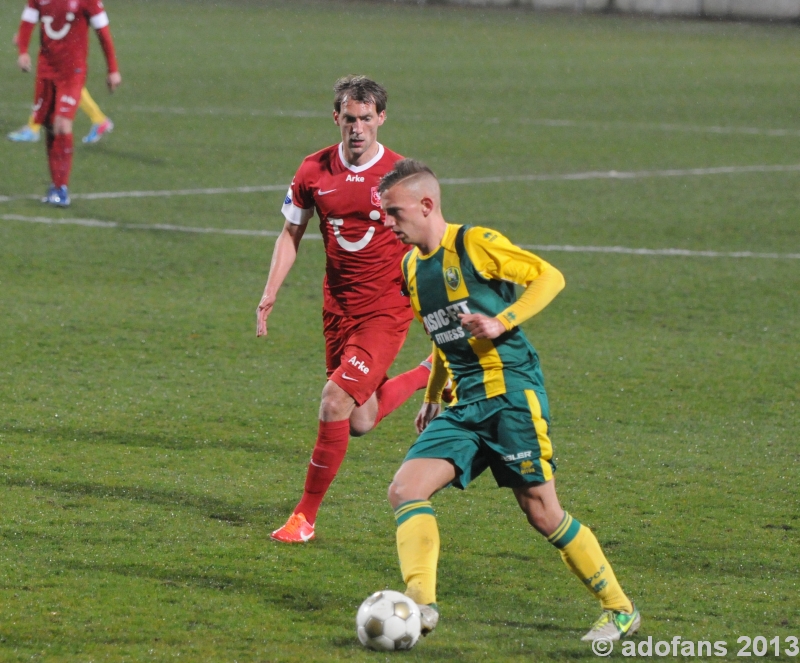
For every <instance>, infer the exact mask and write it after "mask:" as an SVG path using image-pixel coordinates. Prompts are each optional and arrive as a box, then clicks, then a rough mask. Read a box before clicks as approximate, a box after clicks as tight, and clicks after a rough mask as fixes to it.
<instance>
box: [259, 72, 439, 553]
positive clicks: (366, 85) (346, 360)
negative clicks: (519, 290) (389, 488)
mask: <svg viewBox="0 0 800 663" xmlns="http://www.w3.org/2000/svg"><path fill="white" fill-rule="evenodd" d="M334 93H335V96H334V111H333V121H334V122H335V123H336V125H337V126H338V127H339V131H340V133H341V138H342V141H341V143H339V144H338V145H331V146H330V147H326V148H325V149H323V150H320V151H319V152H316V153H314V154H312V155H310V156H308V157H306V159H305V160H304V161H303V163H302V164H301V165H300V168H299V169H298V171H297V174H296V175H295V176H294V179H293V180H292V185H291V187H290V188H289V191H288V193H287V194H286V200H285V201H284V204H283V208H282V210H281V211H282V212H283V215H284V217H285V219H286V222H285V223H284V226H283V231H282V232H281V234H280V236H279V237H278V239H277V240H276V242H275V248H274V250H273V253H272V262H271V264H270V268H269V277H268V279H267V285H266V287H265V288H264V295H263V297H262V298H261V302H260V303H259V305H258V310H257V313H256V315H257V328H256V335H257V336H266V334H267V317H268V316H269V314H270V313H271V312H272V309H273V306H274V305H275V300H276V298H277V295H278V290H279V289H280V287H281V284H282V283H283V281H284V279H285V278H286V276H287V274H288V273H289V270H290V269H291V267H292V265H293V264H294V261H295V258H296V257H297V249H298V246H299V244H300V240H301V239H302V237H303V233H305V231H306V227H307V225H308V221H309V219H310V218H311V217H312V216H313V215H314V211H315V210H316V212H317V216H318V217H319V220H320V230H321V231H322V236H323V240H324V244H325V253H326V267H325V279H324V282H323V292H324V304H323V312H322V319H323V328H324V334H325V360H326V364H327V375H328V382H327V383H326V384H325V387H324V389H323V390H322V402H321V404H320V409H319V429H318V433H317V441H316V444H315V446H314V451H313V453H312V455H311V462H310V463H309V466H308V472H307V474H306V482H305V489H304V491H303V497H302V499H301V500H300V502H299V503H298V504H297V506H296V507H295V509H294V512H293V513H292V515H291V516H290V517H289V519H288V521H287V522H286V524H285V525H284V526H283V527H281V528H279V529H277V530H275V531H274V532H273V533H272V538H273V539H274V540H276V541H281V542H284V543H305V542H307V541H310V540H311V539H313V538H314V525H315V522H316V517H317V511H318V510H319V506H320V504H321V503H322V499H323V497H324V496H325V493H326V492H327V490H328V488H329V486H330V485H331V482H332V481H333V479H334V478H335V476H336V473H337V472H338V470H339V466H340V465H341V464H342V461H343V460H344V457H345V454H346V453H347V445H348V441H349V436H350V435H351V434H353V435H356V436H358V435H364V434H365V433H367V432H368V431H369V430H371V429H372V428H373V427H374V426H375V425H376V424H377V423H378V422H379V421H380V420H381V419H382V418H383V417H385V416H386V415H387V414H389V413H390V412H392V411H394V410H395V409H396V408H398V407H399V406H400V405H402V404H403V403H404V402H405V401H406V400H407V399H408V398H409V397H410V396H411V394H412V393H414V391H416V390H418V389H423V388H424V387H425V385H427V383H428V376H429V375H430V363H429V362H423V363H422V364H421V365H420V366H418V367H416V368H414V369H412V370H410V371H408V372H406V373H403V374H401V375H398V376H396V377H394V378H392V379H391V380H387V376H386V372H387V371H388V369H389V367H390V366H391V365H392V362H393V361H394V359H395V357H396V356H397V353H398V352H399V351H400V348H401V347H402V345H403V342H404V341H405V338H406V334H407V332H408V327H409V325H410V323H411V319H412V317H413V316H412V313H411V308H410V306H409V301H408V297H407V296H406V295H405V294H404V293H403V292H402V282H401V274H400V260H401V258H402V257H403V255H404V254H405V253H406V251H407V250H408V249H407V248H406V247H405V246H403V244H402V243H401V242H399V241H398V240H397V238H396V237H395V236H394V234H393V233H392V232H391V231H389V230H388V229H387V228H384V226H383V214H382V212H381V207H380V197H379V196H378V184H379V183H380V180H381V178H382V177H383V176H384V175H385V174H386V173H388V172H389V171H390V170H391V169H392V166H393V165H394V163H395V162H396V161H398V160H399V159H401V158H402V157H401V156H400V155H398V154H396V153H394V152H392V151H390V150H388V149H386V148H384V146H383V145H381V144H380V143H379V142H378V140H377V138H378V128H379V127H380V126H381V125H382V124H383V123H384V121H385V119H386V99H387V95H386V90H385V89H384V88H383V87H382V86H380V85H379V84H378V83H376V82H374V81H372V80H370V79H368V78H366V77H364V76H347V77H345V78H341V79H339V80H338V81H337V82H336V85H335V86H334Z"/></svg>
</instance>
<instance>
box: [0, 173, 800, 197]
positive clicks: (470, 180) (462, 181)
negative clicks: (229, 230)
mask: <svg viewBox="0 0 800 663" xmlns="http://www.w3.org/2000/svg"><path fill="white" fill-rule="evenodd" d="M788 172H800V164H786V165H773V166H768V165H758V166H720V167H716V168H683V169H679V168H675V169H668V170H632V171H619V170H605V171H602V170H592V171H587V172H583V173H553V174H547V173H543V174H540V175H497V176H490V177H455V178H442V179H440V180H439V181H440V182H441V183H442V184H450V185H456V186H458V185H469V184H502V183H505V182H557V181H564V182H572V181H582V180H633V179H644V178H652V177H700V176H705V175H741V174H746V173H788ZM288 187H289V185H288V184H267V185H263V186H237V187H231V188H223V187H214V188H209V189H174V190H153V191H108V192H100V193H76V194H72V196H71V197H72V198H74V199H77V200H100V199H105V198H155V197H171V196H197V195H219V194H233V193H264V192H268V191H285V190H286V189H288ZM40 197H41V196H38V195H35V194H30V195H25V196H0V203H7V202H11V201H13V200H21V199H24V200H36V199H38V198H40Z"/></svg>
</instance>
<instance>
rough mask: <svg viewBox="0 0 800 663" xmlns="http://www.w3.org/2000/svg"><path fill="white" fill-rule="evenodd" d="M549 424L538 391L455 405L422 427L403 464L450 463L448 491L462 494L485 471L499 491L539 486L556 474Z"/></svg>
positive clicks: (543, 397) (541, 391) (544, 396)
mask: <svg viewBox="0 0 800 663" xmlns="http://www.w3.org/2000/svg"><path fill="white" fill-rule="evenodd" d="M549 421H550V412H549V407H548V404H547V394H546V393H545V391H544V389H536V390H533V389H526V390H525V391H513V392H511V393H506V394H502V395H500V396H495V397H494V398H489V399H487V400H482V401H477V402H474V403H466V404H464V405H460V404H457V405H455V406H453V407H451V408H449V409H447V410H445V411H444V412H442V414H440V415H439V416H438V417H436V418H435V419H434V420H433V421H432V422H431V423H430V424H429V425H428V427H427V428H426V429H425V430H424V431H423V432H422V435H420V436H419V437H418V438H417V441H416V442H414V444H413V445H412V446H411V448H410V449H409V450H408V454H406V460H412V459H413V458H443V459H445V460H449V461H451V462H452V463H453V464H454V465H455V467H456V478H455V480H454V481H453V484H452V485H454V486H456V488H461V489H462V490H463V489H464V488H466V487H467V484H469V482H470V481H472V480H473V479H474V478H475V477H477V476H479V475H480V474H481V472H483V471H484V470H485V469H486V468H487V467H490V468H491V470H492V474H493V475H494V478H495V481H497V485H498V486H500V487H503V488H521V487H524V486H526V485H528V484H532V483H533V484H536V483H544V482H545V481H549V480H550V479H552V478H553V472H554V471H555V469H556V464H555V462H554V461H553V445H552V444H551V443H550V437H549V436H548V429H549Z"/></svg>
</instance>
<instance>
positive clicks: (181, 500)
mask: <svg viewBox="0 0 800 663" xmlns="http://www.w3.org/2000/svg"><path fill="white" fill-rule="evenodd" d="M0 484H2V485H6V486H16V487H21V488H31V489H33V490H38V491H50V492H53V493H59V494H61V495H68V496H70V497H94V498H98V499H114V500H128V501H131V502H146V503H148V504H154V505H157V506H162V507H171V508H175V507H180V508H184V509H192V510H194V511H197V512H199V514H200V515H201V516H203V517H205V518H210V519H212V520H217V521H219V522H223V523H225V524H227V525H231V526H235V527H241V526H243V525H255V526H261V525H262V524H263V523H264V522H265V521H271V520H275V519H280V517H281V516H283V515H285V510H286V506H285V505H284V504H283V503H280V504H276V505H275V506H266V505H254V506H242V505H237V504H231V503H230V502H227V501H225V500H222V499H219V498H217V497H211V496H208V495H195V494H192V493H186V492H180V491H172V490H158V489H153V488H142V487H140V486H109V485H106V484H102V483H91V482H88V481H52V480H50V479H44V478H39V477H20V476H11V475H8V474H6V475H5V476H4V477H3V478H2V480H0Z"/></svg>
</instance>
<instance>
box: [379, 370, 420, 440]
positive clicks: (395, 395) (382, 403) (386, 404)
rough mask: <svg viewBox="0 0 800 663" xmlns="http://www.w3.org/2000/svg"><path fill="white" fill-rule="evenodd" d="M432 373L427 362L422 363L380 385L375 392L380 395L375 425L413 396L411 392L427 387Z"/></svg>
mask: <svg viewBox="0 0 800 663" xmlns="http://www.w3.org/2000/svg"><path fill="white" fill-rule="evenodd" d="M430 375H431V369H430V368H429V367H428V366H426V365H425V364H420V365H419V366H417V367H416V368H412V369H411V370H410V371H406V372H405V373H401V374H400V375H398V376H396V377H393V378H392V379H391V380H387V381H386V382H384V383H383V384H382V385H381V386H380V387H378V390H377V391H376V392H375V395H376V396H377V397H378V415H377V416H376V417H375V425H376V426H377V425H378V422H379V421H380V420H381V419H383V418H384V417H385V416H387V415H389V414H391V413H392V412H394V411H395V410H396V409H397V408H399V407H400V406H401V405H402V404H403V403H405V402H406V401H407V400H408V399H409V398H411V394H413V393H414V392H415V391H418V390H419V389H425V387H427V386H428V378H429V377H430Z"/></svg>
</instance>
